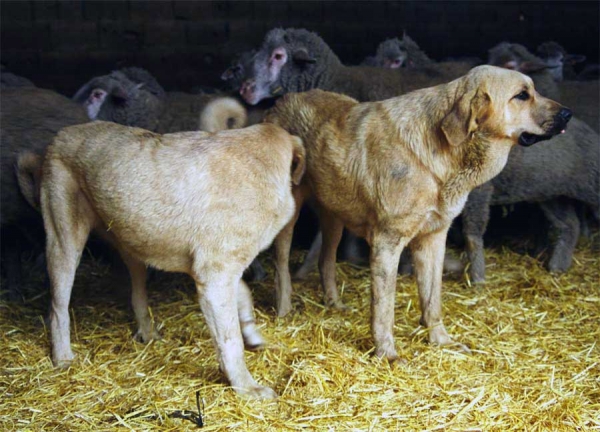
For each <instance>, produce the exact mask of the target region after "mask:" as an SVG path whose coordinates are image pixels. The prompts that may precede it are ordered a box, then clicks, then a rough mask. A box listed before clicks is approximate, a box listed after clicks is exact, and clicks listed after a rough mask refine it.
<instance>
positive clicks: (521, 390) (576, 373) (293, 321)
mask: <svg viewBox="0 0 600 432" xmlns="http://www.w3.org/2000/svg"><path fill="white" fill-rule="evenodd" d="M300 257H301V256H300V254H296V255H295V257H294V258H295V260H296V261H297V260H299V259H300ZM486 257H487V267H488V282H487V284H486V285H485V286H477V287H471V286H469V284H468V283H467V282H465V279H464V277H463V276H456V277H450V278H448V277H446V278H445V281H444V303H443V305H444V313H445V318H444V320H445V324H446V327H447V328H448V331H449V332H450V333H451V334H452V335H453V336H454V337H455V338H456V339H457V340H459V341H460V342H462V343H465V344H467V345H469V346H470V347H471V348H472V349H473V353H472V354H471V355H465V354H463V353H460V352H457V351H454V350H453V349H451V348H439V347H432V346H429V345H428V344H427V343H426V331H425V330H424V329H422V328H420V327H419V325H418V321H419V306H418V296H417V291H416V286H415V281H414V279H413V278H412V277H410V276H401V277H399V278H398V284H397V286H398V289H397V297H396V325H395V338H396V345H397V347H398V352H399V354H400V356H402V357H403V358H404V359H406V360H407V363H406V364H399V365H389V364H388V363H387V361H382V360H379V359H377V358H374V357H373V356H372V339H371V336H370V329H369V322H370V312H369V311H370V309H369V301H370V300H369V299H370V293H369V284H370V282H369V271H368V270H366V269H357V268H354V267H351V266H349V265H347V264H340V265H338V275H339V277H338V280H339V286H340V288H341V289H342V291H343V294H342V299H343V301H344V302H345V303H346V304H347V305H349V306H350V307H351V311H349V312H340V311H337V310H329V309H326V308H325V307H323V306H322V301H321V299H322V295H321V291H320V288H319V284H318V276H317V275H313V276H311V277H310V278H309V279H308V280H307V281H305V282H302V283H298V282H297V283H295V285H294V288H295V294H294V307H295V311H294V313H293V314H292V315H291V316H288V317H286V318H281V319H280V318H276V317H275V313H274V310H273V308H272V299H273V283H272V274H273V273H272V272H273V270H272V265H271V263H270V255H269V254H265V255H264V256H263V258H262V260H263V263H265V264H266V265H267V267H268V268H269V270H270V275H269V278H268V279H267V281H266V282H264V283H254V284H252V288H253V291H254V296H255V304H256V305H257V315H258V316H257V318H258V322H259V323H260V327H261V330H262V332H263V335H264V336H265V338H266V340H267V341H268V347H267V348H266V349H265V350H264V351H261V352H256V353H254V352H248V353H247V354H246V361H247V364H248V368H249V369H250V371H251V373H252V374H253V376H254V377H255V378H256V380H257V381H258V382H260V383H263V384H266V385H269V386H271V387H272V388H274V389H275V390H276V391H277V393H278V394H279V395H280V396H279V399H277V400H276V401H269V402H261V401H254V400H245V399H241V398H239V397H238V396H236V395H235V393H234V392H233V391H232V390H231V389H230V388H229V387H228V385H227V383H226V382H224V379H223V376H222V374H221V373H220V371H219V368H218V364H217V361H216V358H215V351H214V348H213V346H212V343H211V341H210V337H209V334H208V330H207V328H206V325H205V322H204V319H203V317H202V315H201V312H200V309H199V306H198V304H197V301H196V296H195V291H194V287H193V284H192V283H191V280H189V279H188V278H187V277H186V276H182V275H174V274H162V273H159V274H156V275H154V276H153V278H152V279H151V282H150V289H149V295H150V303H151V305H152V313H153V315H154V317H155V320H156V322H157V323H158V324H159V326H160V327H161V333H162V336H163V338H164V340H162V341H159V342H152V343H150V344H148V345H142V344H139V343H136V342H134V341H133V340H132V333H133V330H134V320H133V314H132V313H131V311H130V308H129V306H128V300H127V292H126V289H125V288H123V287H126V286H127V283H126V281H122V283H116V281H118V280H119V279H118V277H116V276H114V275H111V271H110V269H109V268H108V266H106V265H105V264H101V263H99V262H98V261H96V260H93V259H90V258H87V259H86V260H84V262H83V263H82V265H81V266H80V269H79V271H78V274H77V279H76V286H75V288H74V294H73V299H72V302H71V306H72V308H71V316H72V341H73V348H74V351H75V353H76V354H77V359H76V362H75V363H74V364H73V365H72V366H71V368H70V369H68V370H56V369H54V368H53V367H52V364H51V361H50V358H49V342H48V334H47V329H46V327H45V324H44V316H45V314H46V311H47V301H48V295H47V294H46V293H44V292H43V290H42V289H41V286H42V284H43V281H42V279H41V276H40V278H39V279H35V278H34V280H30V284H31V285H37V286H36V287H35V290H34V289H32V290H30V291H28V292H27V296H28V299H29V300H28V302H27V303H26V304H25V305H21V306H15V305H12V304H11V305H9V304H6V303H1V304H0V330H1V340H0V341H1V342H0V343H1V346H0V348H1V349H0V429H1V430H6V431H8V430H22V431H40V430H44V431H52V430H57V431H64V430H72V431H75V430H94V431H102V430H136V431H142V430H161V431H181V430H197V428H198V427H197V426H196V425H195V424H194V423H193V422H192V421H191V420H190V419H185V418H181V417H182V416H185V415H191V413H190V412H191V411H197V409H196V397H195V393H196V391H200V396H201V398H202V400H203V408H202V414H203V420H204V427H203V429H202V430H205V431H217V430H218V431H222V430H247V431H261V432H262V431H281V430H323V431H326V430H347V431H366V430H373V431H383V430H392V431H393V430H398V431H405V430H415V431H424V430H446V431H451V430H457V431H458V430H460V431H480V430H481V431H509V430H514V431H523V430H527V431H550V430H552V431H563V430H564V431H566V430H581V431H588V430H598V429H600V414H599V413H600V346H599V342H598V341H600V319H599V315H600V287H599V265H600V259H599V257H598V253H597V252H593V251H592V249H591V248H590V247H589V246H585V245H584V246H582V247H580V248H578V250H577V252H576V255H575V259H574V262H573V268H572V269H571V270H570V271H569V272H568V273H567V274H564V275H552V274H549V273H548V272H547V271H546V270H545V269H544V268H543V267H542V266H541V264H540V263H539V262H538V261H537V260H535V259H534V258H531V257H527V256H523V255H521V254H517V253H514V252H511V251H510V250H490V249H488V250H487V251H486ZM33 273H35V272H33ZM31 278H33V276H31ZM31 278H30V279H31ZM36 291H37V293H38V294H37V295H36V294H35V293H36ZM185 410H187V411H190V412H185ZM182 411H183V412H182ZM178 413H179V416H178Z"/></svg>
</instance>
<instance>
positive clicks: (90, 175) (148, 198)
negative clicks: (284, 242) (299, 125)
mask: <svg viewBox="0 0 600 432" xmlns="http://www.w3.org/2000/svg"><path fill="white" fill-rule="evenodd" d="M294 161H295V162H296V163H294ZM303 172H304V148H303V147H302V143H301V141H300V139H298V138H297V137H293V136H291V135H290V134H288V133H287V132H286V131H284V130H283V129H281V128H278V127H277V126H275V125H272V124H271V125H257V126H253V127H250V128H246V129H242V130H236V131H225V132H220V133H216V134H211V133H206V132H183V133H176V134H168V135H159V134H155V133H152V132H149V131H146V130H143V129H138V128H130V127H126V126H121V125H117V124H114V123H109V122H94V123H90V124H87V125H82V126H73V127H69V128H65V129H63V130H62V131H61V132H60V133H59V135H58V136H57V138H56V139H55V140H54V143H53V144H52V145H51V146H50V147H49V148H48V153H47V157H46V160H45V162H44V165H43V173H42V182H41V183H42V184H41V207H42V215H43V217H44V227H45V229H46V235H47V244H46V247H47V259H48V273H49V275H50V281H51V285H52V305H51V310H50V331H51V337H52V360H53V361H54V364H56V365H57V366H66V365H68V364H69V363H70V362H71V360H73V358H74V355H73V352H72V350H71V345H70V333H69V312H68V307H69V299H70V297H71V289H72V286H73V279H74V277H75V270H76V268H77V265H78V264H79V259H80V257H81V253H82V251H83V248H84V246H85V243H86V240H87V238H88V235H89V234H90V231H92V230H95V231H96V232H97V233H99V234H101V235H102V237H104V238H105V239H107V240H108V241H110V242H111V243H112V244H113V245H114V246H115V247H116V248H117V249H118V250H119V252H120V253H121V255H122V257H123V259H124V261H125V263H126V265H127V267H128V268H129V272H130V274H131V281H132V303H133V309H134V312H135V316H136V320H137V323H138V326H139V330H138V332H137V335H136V336H137V338H138V339H139V340H141V341H142V342H147V341H149V340H150V339H154V338H156V337H157V336H158V334H157V332H156V330H155V329H154V326H153V324H152V322H151V318H150V315H149V312H148V301H147V295H146V266H147V265H151V266H153V267H157V268H159V269H162V270H166V271H174V272H183V273H188V274H189V275H191V276H192V278H193V279H194V281H195V282H196V288H197V291H198V297H199V299H200V307H201V308H202V311H203V313H204V316H205V317H206V321H207V324H208V328H209V330H210V333H211V335H212V338H213V340H214V343H215V346H216V348H217V358H218V359H219V363H220V366H221V370H222V371H223V372H224V373H225V375H226V376H227V379H228V380H229V382H230V383H231V385H232V386H233V387H234V389H235V391H237V392H238V393H240V394H243V395H248V396H251V397H258V398H271V397H275V392H274V391H273V390H271V389H270V388H268V387H263V386H260V385H258V384H257V383H256V381H254V379H253V378H252V376H251V375H250V372H248V369H247V368H246V364H245V362H244V343H245V345H246V346H247V347H249V348H256V347H258V346H261V345H262V344H263V340H262V338H261V336H260V334H259V332H258V330H257V329H256V326H255V324H254V310H253V305H252V298H251V295H250V291H249V290H248V287H247V286H246V285H245V284H244V282H243V281H242V280H241V276H242V272H243V271H244V269H245V268H246V267H248V265H249V264H250V263H251V262H252V260H253V259H254V257H256V255H257V254H258V253H259V252H260V251H261V250H263V249H265V248H266V247H267V246H269V244H270V243H271V242H272V241H273V238H274V237H275V235H276V234H277V233H278V232H279V231H280V230H281V228H282V227H283V226H285V225H286V224H287V223H288V222H289V220H290V218H291V217H292V215H293V214H294V199H293V197H292V190H291V184H292V182H293V183H295V184H298V183H299V182H300V178H301V177H302V174H303Z"/></svg>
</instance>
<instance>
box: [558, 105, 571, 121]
mask: <svg viewBox="0 0 600 432" xmlns="http://www.w3.org/2000/svg"><path fill="white" fill-rule="evenodd" d="M558 117H559V118H560V119H561V120H562V121H564V122H565V123H567V122H568V121H569V120H571V117H573V111H571V110H570V109H569V108H562V109H561V110H560V111H559V112H558Z"/></svg>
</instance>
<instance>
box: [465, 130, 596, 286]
mask: <svg viewBox="0 0 600 432" xmlns="http://www.w3.org/2000/svg"><path fill="white" fill-rule="evenodd" d="M599 143H600V137H599V136H598V134H596V133H595V132H594V131H593V130H592V129H591V128H590V127H589V126H588V125H587V124H586V123H585V122H583V121H581V120H579V119H577V118H572V119H571V121H570V124H569V128H568V130H567V131H566V133H565V134H562V135H558V136H556V137H554V138H552V139H551V140H550V141H548V142H544V143H539V144H538V145H535V146H532V147H527V148H524V147H515V148H513V149H512V150H511V152H510V154H509V157H508V161H507V164H506V167H505V168H504V170H503V171H502V172H501V173H500V174H498V176H497V177H495V178H493V179H492V180H491V181H490V182H488V183H486V184H484V185H482V186H480V187H479V188H477V189H475V190H474V191H473V192H471V194H470V195H469V198H468V200H467V203H466V205H465V208H464V210H463V212H462V220H463V233H464V236H465V240H466V245H467V254H468V256H469V260H470V263H471V267H470V277H471V281H472V282H475V283H480V282H484V280H485V263H484V254H483V234H484V232H485V229H486V225H487V222H488V218H489V206H490V205H509V204H515V203H519V202H536V203H539V204H540V207H541V209H542V211H543V212H544V214H545V216H546V217H547V218H548V220H549V222H550V224H551V225H552V227H553V229H554V230H555V232H556V241H555V244H554V246H553V248H552V251H551V253H550V259H549V261H548V264H547V266H548V269H549V270H550V271H555V272H564V271H566V270H568V269H569V267H570V266H571V260H572V255H573V249H574V248H575V245H576V243H577V239H578V237H579V220H578V218H577V215H576V213H575V207H574V204H575V203H576V202H582V203H585V204H587V205H589V206H590V207H591V208H592V209H593V212H594V217H595V218H596V220H598V216H599V215H598V210H599V206H600V184H599V181H600V177H599V166H598V165H599V157H600V152H599V150H600V146H599Z"/></svg>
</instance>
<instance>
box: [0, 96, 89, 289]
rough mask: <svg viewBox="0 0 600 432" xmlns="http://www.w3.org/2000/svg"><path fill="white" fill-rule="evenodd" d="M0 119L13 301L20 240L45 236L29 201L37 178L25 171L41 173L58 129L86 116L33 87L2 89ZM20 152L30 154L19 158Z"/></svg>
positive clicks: (2, 211)
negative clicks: (42, 161)
mask: <svg viewBox="0 0 600 432" xmlns="http://www.w3.org/2000/svg"><path fill="white" fill-rule="evenodd" d="M0 119H1V120H0V130H1V135H2V139H1V140H0V167H1V170H0V177H1V182H0V184H1V195H0V196H1V201H2V205H1V207H0V228H1V230H2V242H1V244H2V258H3V260H4V266H3V267H4V269H5V271H6V292H7V294H8V298H9V299H11V300H17V299H19V297H20V296H21V292H20V283H21V271H20V257H21V252H22V251H23V249H24V248H23V243H24V240H25V243H27V242H29V243H33V244H35V243H38V242H37V238H38V234H39V237H40V238H43V236H42V235H41V234H42V218H41V216H40V214H39V213H38V212H36V211H35V210H34V209H33V207H32V206H31V205H30V204H32V205H35V202H34V201H35V195H36V193H37V192H36V190H34V188H33V189H32V184H34V183H35V182H36V179H35V178H24V175H27V174H28V175H31V176H34V177H37V176H39V174H40V171H39V167H40V165H41V157H42V156H43V155H44V153H45V151H46V147H47V146H48V145H49V144H50V143H51V142H52V139H53V138H54V136H55V135H56V134H57V133H58V131H59V130H60V129H62V128H63V127H66V126H70V125H76V124H81V123H86V122H88V121H89V120H88V117H87V115H86V113H85V111H84V109H83V108H82V107H81V106H80V105H78V104H76V103H74V102H73V101H71V100H69V99H68V98H66V97H64V96H61V95H59V94H58V93H55V92H54V91H51V90H46V89H41V88H37V87H16V88H3V89H2V104H0ZM24 151H27V152H30V153H29V155H28V156H27V157H24V158H21V154H22V153H23V152H24ZM15 167H16V168H17V169H16V170H15ZM20 186H21V187H25V188H29V191H25V192H26V197H27V198H29V196H32V197H33V198H32V199H28V200H26V199H25V198H24V196H23V194H22V193H21V189H20ZM28 201H29V204H28ZM42 242H43V241H40V243H42Z"/></svg>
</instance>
